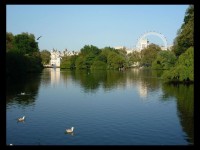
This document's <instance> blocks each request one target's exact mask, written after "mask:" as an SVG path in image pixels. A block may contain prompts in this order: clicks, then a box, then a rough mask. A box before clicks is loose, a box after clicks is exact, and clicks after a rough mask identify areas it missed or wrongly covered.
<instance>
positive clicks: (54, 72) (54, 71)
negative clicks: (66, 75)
mask: <svg viewBox="0 0 200 150" xmlns="http://www.w3.org/2000/svg"><path fill="white" fill-rule="evenodd" d="M50 71H51V85H53V86H55V85H56V84H59V82H60V68H50Z"/></svg>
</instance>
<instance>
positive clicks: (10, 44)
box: [6, 32, 14, 52]
mask: <svg viewBox="0 0 200 150" xmlns="http://www.w3.org/2000/svg"><path fill="white" fill-rule="evenodd" d="M13 41H14V35H13V34H12V33H11V32H6V52H9V51H10V50H12V49H13Z"/></svg>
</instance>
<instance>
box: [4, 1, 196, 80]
mask: <svg viewBox="0 0 200 150" xmlns="http://www.w3.org/2000/svg"><path fill="white" fill-rule="evenodd" d="M193 32H194V6H193V5H190V6H189V7H188V9H187V10H186V13H185V17H184V22H183V24H182V26H181V28H180V29H179V30H178V32H177V37H176V38H175V40H174V44H173V47H172V50H164V51H163V50H161V48H160V47H159V46H158V45H156V44H150V45H148V47H146V48H144V49H142V50H141V51H140V52H138V51H133V52H132V53H129V54H127V52H126V50H125V49H117V50H116V49H114V48H112V47H104V48H102V49H99V48H98V47H96V46H94V45H85V46H84V47H83V48H81V49H80V53H79V54H78V55H72V56H69V55H65V56H63V57H62V59H61V65H60V67H61V68H62V69H92V70H94V69H101V70H116V69H117V70H124V69H126V68H129V67H132V66H133V65H134V64H135V63H139V64H140V65H139V66H140V67H148V68H151V69H156V70H164V73H163V75H162V78H163V79H164V80H165V81H168V82H193V81H194V39H193ZM49 62H50V52H49V51H48V50H42V51H41V52H40V51H39V48H38V43H37V42H36V41H35V36H34V35H33V34H29V33H22V34H18V35H15V36H14V35H13V34H12V33H6V74H7V75H9V76H11V75H16V74H20V73H27V72H39V71H41V70H42V68H43V65H45V64H49Z"/></svg>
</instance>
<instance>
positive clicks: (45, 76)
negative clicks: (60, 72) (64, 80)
mask: <svg viewBox="0 0 200 150" xmlns="http://www.w3.org/2000/svg"><path fill="white" fill-rule="evenodd" d="M50 81H51V68H45V69H43V71H42V75H41V83H42V85H44V86H48V85H49V84H50Z"/></svg>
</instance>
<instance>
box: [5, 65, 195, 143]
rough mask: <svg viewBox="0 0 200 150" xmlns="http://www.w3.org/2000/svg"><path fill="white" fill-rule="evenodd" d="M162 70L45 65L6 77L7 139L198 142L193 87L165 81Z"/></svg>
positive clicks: (71, 141)
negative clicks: (100, 68) (23, 117)
mask: <svg viewBox="0 0 200 150" xmlns="http://www.w3.org/2000/svg"><path fill="white" fill-rule="evenodd" d="M161 74H162V71H152V70H148V69H129V70H126V71H103V70H102V71H101V70H97V71H91V70H62V69H60V68H56V69H54V68H45V69H44V70H43V72H42V73H40V74H30V75H27V76H25V77H22V78H17V79H15V80H11V79H7V89H6V91H7V93H6V143H7V145H9V144H13V145H193V142H194V114H193V113H194V85H187V86H186V85H181V84H180V85H169V84H165V83H163V81H162V80H161V79H160V76H161ZM23 92H24V93H25V95H23V94H21V93H23ZM22 116H25V120H24V121H22V122H18V118H19V117H22ZM71 127H74V132H73V133H66V131H65V130H66V129H68V128H71Z"/></svg>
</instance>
